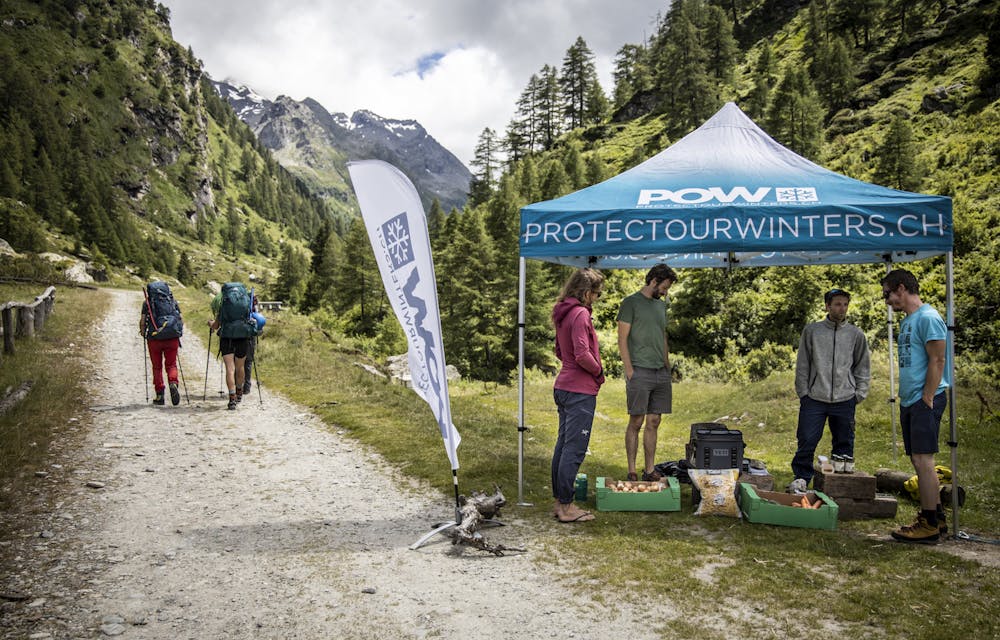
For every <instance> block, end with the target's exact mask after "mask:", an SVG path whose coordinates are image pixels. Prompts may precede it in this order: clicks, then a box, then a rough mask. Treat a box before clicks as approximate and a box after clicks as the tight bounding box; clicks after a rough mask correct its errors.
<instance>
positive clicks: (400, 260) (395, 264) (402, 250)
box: [382, 212, 413, 269]
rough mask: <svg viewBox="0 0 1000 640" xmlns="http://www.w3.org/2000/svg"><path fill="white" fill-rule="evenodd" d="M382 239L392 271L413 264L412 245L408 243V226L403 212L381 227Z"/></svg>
mask: <svg viewBox="0 0 1000 640" xmlns="http://www.w3.org/2000/svg"><path fill="white" fill-rule="evenodd" d="M382 237H383V238H385V246H386V248H387V249H388V251H389V258H390V259H391V260H392V268H393V269H399V268H400V267H402V266H404V265H406V264H409V263H410V262H413V243H412V242H411V241H410V225H409V224H407V222H406V213H405V212H403V213H401V214H399V215H398V216H396V217H395V218H391V219H390V220H388V221H387V222H386V223H385V224H383V225H382Z"/></svg>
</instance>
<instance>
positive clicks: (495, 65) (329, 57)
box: [164, 0, 669, 164]
mask: <svg viewBox="0 0 1000 640" xmlns="http://www.w3.org/2000/svg"><path fill="white" fill-rule="evenodd" d="M164 4H165V5H167V6H168V7H169V8H170V10H171V13H172V18H171V24H172V27H173V32H174V37H175V39H176V40H177V41H178V42H180V43H181V44H182V45H185V46H188V45H190V46H191V47H192V49H193V50H194V52H195V55H196V56H198V57H199V58H201V59H202V60H203V61H204V63H205V69H206V71H207V72H208V73H209V74H210V75H211V76H212V77H214V78H217V79H225V78H231V79H234V80H238V81H240V82H242V83H244V84H246V85H248V86H250V87H251V88H253V89H254V90H255V91H257V92H258V93H260V94H261V95H263V96H265V97H268V98H272V99H273V98H275V97H276V96H278V95H281V94H284V95H288V96H291V97H292V98H295V99H298V100H301V99H304V98H306V97H312V98H314V99H316V100H318V101H319V102H320V103H321V104H322V105H323V106H324V107H326V109H327V110H329V111H331V112H337V111H341V112H344V113H347V114H350V113H352V112H353V111H355V110H358V109H368V110H370V111H373V112H375V113H377V114H379V115H380V116H383V117H387V118H395V119H410V118H412V119H415V120H417V121H418V122H420V124H422V125H423V126H424V127H425V128H426V129H427V131H428V133H429V134H430V135H432V136H433V137H434V138H436V139H437V140H438V141H439V142H440V143H441V144H443V145H444V146H445V147H446V148H448V149H449V150H451V151H452V152H453V153H455V155H457V156H458V158H459V159H460V160H462V161H463V162H465V163H466V164H468V162H469V161H470V160H471V158H472V149H473V148H474V147H475V144H476V140H477V138H478V136H479V134H480V132H481V131H482V130H483V128H485V127H492V128H493V129H494V130H495V131H497V133H498V134H501V135H502V134H503V131H504V129H505V128H506V126H507V123H508V122H509V121H510V119H511V117H512V115H513V112H514V108H515V102H516V101H517V98H518V96H519V95H520V93H521V91H522V90H523V89H524V87H525V86H526V85H527V82H528V79H529V78H530V77H531V74H533V73H536V72H537V71H538V70H539V69H541V68H542V66H543V65H545V64H550V65H553V66H556V67H559V66H560V65H561V63H562V58H563V56H564V55H565V52H566V50H567V49H568V48H569V47H570V46H571V45H572V44H573V42H574V41H575V40H576V38H577V36H582V37H583V38H584V40H586V41H587V44H588V46H589V47H590V48H591V50H592V51H593V52H594V54H595V56H596V60H595V62H596V63H597V68H598V72H599V74H600V77H601V81H602V83H603V84H604V85H605V89H607V90H608V91H610V90H611V88H612V87H611V77H610V74H611V68H612V62H613V58H614V54H615V52H616V51H617V50H618V49H619V48H620V47H621V46H622V45H623V44H626V43H637V42H640V41H642V40H643V39H644V38H645V37H647V36H648V35H649V33H650V30H651V23H652V20H653V17H654V16H655V14H656V13H657V11H665V10H666V9H667V7H668V6H669V3H668V2H662V1H657V0H617V1H614V2H611V1H608V0H503V1H496V0H489V1H485V0H484V1H479V0H422V1H421V2H419V3H414V2H412V1H410V0H406V1H401V0H367V1H359V0H347V1H340V2H323V1H322V0H284V1H282V2H275V1H271V0H238V1H237V0H215V1H214V2H211V3H206V2H203V1H202V0H164ZM433 56H440V57H439V58H438V59H437V60H436V62H435V63H434V64H432V65H429V66H426V67H425V68H423V69H422V71H423V73H422V74H421V73H420V70H421V67H420V63H421V61H426V60H428V59H431V57H433Z"/></svg>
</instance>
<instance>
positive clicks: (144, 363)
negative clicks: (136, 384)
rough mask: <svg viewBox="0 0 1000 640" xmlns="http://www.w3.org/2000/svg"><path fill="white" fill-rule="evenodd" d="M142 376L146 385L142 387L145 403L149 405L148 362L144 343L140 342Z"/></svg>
mask: <svg viewBox="0 0 1000 640" xmlns="http://www.w3.org/2000/svg"><path fill="white" fill-rule="evenodd" d="M142 352H143V353H142V374H143V376H144V377H145V379H146V384H145V385H143V386H144V387H145V389H146V403H147V404H148V403H149V361H148V359H147V358H146V341H145V340H143V341H142Z"/></svg>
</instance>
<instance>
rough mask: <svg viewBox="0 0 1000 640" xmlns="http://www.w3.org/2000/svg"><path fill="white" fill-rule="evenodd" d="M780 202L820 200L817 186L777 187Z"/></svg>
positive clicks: (776, 193)
mask: <svg viewBox="0 0 1000 640" xmlns="http://www.w3.org/2000/svg"><path fill="white" fill-rule="evenodd" d="M774 196H775V198H777V200H778V202H819V196H817V195H816V188H815V187H775V189H774Z"/></svg>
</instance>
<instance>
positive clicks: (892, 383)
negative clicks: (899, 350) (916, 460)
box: [885, 262, 899, 467]
mask: <svg viewBox="0 0 1000 640" xmlns="http://www.w3.org/2000/svg"><path fill="white" fill-rule="evenodd" d="M891 270H892V263H891V262H888V263H886V265H885V272H886V274H888V273H889V272H890V271H891ZM892 320H893V313H892V307H891V306H889V305H885V326H886V330H887V332H888V339H889V399H888V400H887V401H886V402H888V403H889V422H890V423H891V424H892V466H894V467H899V444H898V439H897V438H896V359H895V356H894V355H893V352H894V351H895V349H894V347H895V341H894V339H893V337H892Z"/></svg>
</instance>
